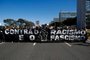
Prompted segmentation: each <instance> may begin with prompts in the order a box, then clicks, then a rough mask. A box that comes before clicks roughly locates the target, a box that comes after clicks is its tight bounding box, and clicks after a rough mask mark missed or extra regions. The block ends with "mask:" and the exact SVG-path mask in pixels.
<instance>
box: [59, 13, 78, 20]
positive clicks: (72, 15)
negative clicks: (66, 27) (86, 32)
mask: <svg viewBox="0 0 90 60" xmlns="http://www.w3.org/2000/svg"><path fill="white" fill-rule="evenodd" d="M76 15H77V14H76V12H66V11H64V12H60V13H59V20H60V21H63V20H66V19H67V18H75V17H76Z"/></svg>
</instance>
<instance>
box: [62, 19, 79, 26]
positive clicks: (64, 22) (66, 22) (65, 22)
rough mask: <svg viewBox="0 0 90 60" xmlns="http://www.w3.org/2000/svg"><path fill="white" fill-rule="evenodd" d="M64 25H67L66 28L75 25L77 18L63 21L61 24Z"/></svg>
mask: <svg viewBox="0 0 90 60" xmlns="http://www.w3.org/2000/svg"><path fill="white" fill-rule="evenodd" d="M62 23H63V24H64V25H68V26H71V25H76V23H77V18H76V17H75V18H67V19H66V20H64V21H63V22H62Z"/></svg>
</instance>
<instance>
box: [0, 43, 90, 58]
mask: <svg viewBox="0 0 90 60" xmlns="http://www.w3.org/2000/svg"><path fill="white" fill-rule="evenodd" d="M0 60H90V44H84V43H80V42H79V43H67V42H62V43H1V44H0Z"/></svg>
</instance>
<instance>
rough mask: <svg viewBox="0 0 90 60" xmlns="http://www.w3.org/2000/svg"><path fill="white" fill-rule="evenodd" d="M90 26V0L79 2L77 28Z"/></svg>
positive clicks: (80, 0) (78, 0) (79, 0)
mask: <svg viewBox="0 0 90 60" xmlns="http://www.w3.org/2000/svg"><path fill="white" fill-rule="evenodd" d="M87 26H90V0H77V27H78V28H79V29H85V28H86V27H87Z"/></svg>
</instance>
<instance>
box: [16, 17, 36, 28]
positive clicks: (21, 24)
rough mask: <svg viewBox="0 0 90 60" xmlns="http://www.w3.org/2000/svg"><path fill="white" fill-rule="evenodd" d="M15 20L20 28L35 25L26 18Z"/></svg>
mask: <svg viewBox="0 0 90 60" xmlns="http://www.w3.org/2000/svg"><path fill="white" fill-rule="evenodd" d="M17 22H18V25H19V27H20V28H22V27H32V26H34V25H35V24H34V23H33V22H31V21H27V20H25V19H22V18H20V19H18V20H17Z"/></svg>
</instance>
